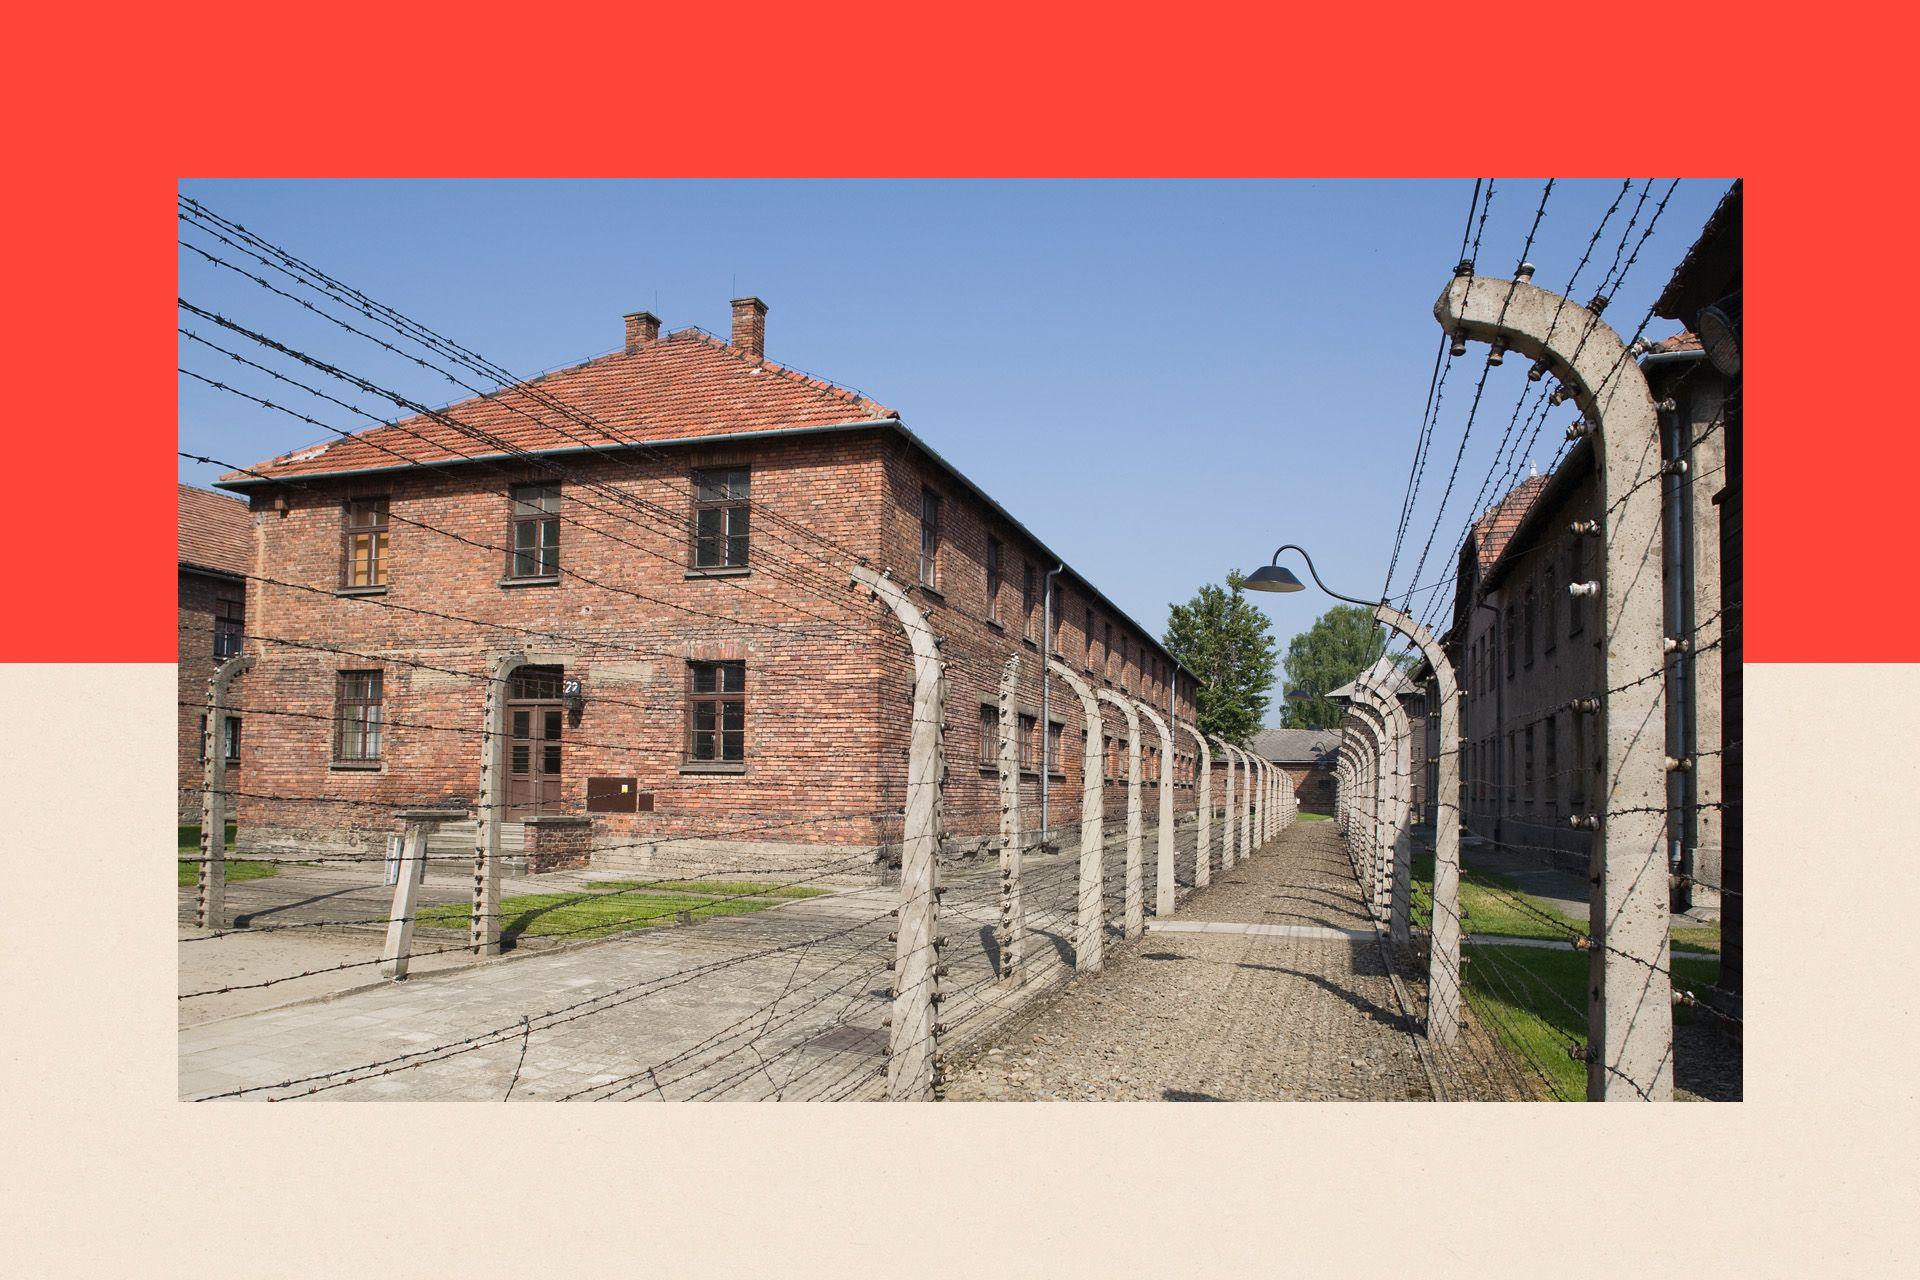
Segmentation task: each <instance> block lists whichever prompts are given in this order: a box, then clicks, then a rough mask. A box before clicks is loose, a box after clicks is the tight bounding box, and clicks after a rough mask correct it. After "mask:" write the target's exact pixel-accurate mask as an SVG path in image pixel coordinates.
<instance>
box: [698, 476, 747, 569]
mask: <svg viewBox="0 0 1920 1280" xmlns="http://www.w3.org/2000/svg"><path fill="white" fill-rule="evenodd" d="M748 494H749V476H748V471H747V468H745V467H709V468H706V469H704V470H699V471H695V472H694V473H693V567H694V568H696V569H744V568H746V567H747V541H748V540H747V513H748V510H749V507H750V505H751V504H750V501H749V496H748Z"/></svg>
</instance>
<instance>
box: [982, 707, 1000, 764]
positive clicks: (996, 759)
mask: <svg viewBox="0 0 1920 1280" xmlns="http://www.w3.org/2000/svg"><path fill="white" fill-rule="evenodd" d="M980 767H981V768H982V769H998V768H999V767H1000V708H998V707H996V706H994V705H993V704H992V703H990V702H983V703H981V704H980Z"/></svg>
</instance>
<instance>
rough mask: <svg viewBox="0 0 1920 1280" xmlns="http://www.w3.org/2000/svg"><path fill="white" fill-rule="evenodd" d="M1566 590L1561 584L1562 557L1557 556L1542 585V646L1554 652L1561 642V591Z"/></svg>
mask: <svg viewBox="0 0 1920 1280" xmlns="http://www.w3.org/2000/svg"><path fill="white" fill-rule="evenodd" d="M1564 590H1566V588H1565V587H1563V586H1561V585H1560V558H1559V557H1558V556H1555V557H1554V559H1553V563H1552V564H1549V565H1548V566H1547V580H1546V582H1545V584H1544V585H1543V586H1542V587H1541V595H1542V597H1543V598H1542V600H1541V602H1540V603H1541V606H1542V610H1543V612H1544V613H1545V615H1546V616H1545V617H1544V618H1542V619H1541V637H1542V638H1541V648H1543V649H1545V650H1546V651H1547V652H1548V653H1552V652H1553V650H1554V646H1556V645H1557V644H1559V643H1560V592H1561V591H1564Z"/></svg>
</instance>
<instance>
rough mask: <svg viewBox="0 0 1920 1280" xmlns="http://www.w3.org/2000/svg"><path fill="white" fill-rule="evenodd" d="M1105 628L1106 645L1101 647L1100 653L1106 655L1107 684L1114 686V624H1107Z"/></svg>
mask: <svg viewBox="0 0 1920 1280" xmlns="http://www.w3.org/2000/svg"><path fill="white" fill-rule="evenodd" d="M1105 627H1106V643H1105V644H1103V645H1101V646H1100V651H1101V652H1102V653H1104V654H1106V660H1107V683H1108V684H1112V683H1113V661H1114V652H1113V624H1112V623H1111V622H1109V623H1106V624H1105Z"/></svg>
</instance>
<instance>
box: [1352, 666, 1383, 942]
mask: <svg viewBox="0 0 1920 1280" xmlns="http://www.w3.org/2000/svg"><path fill="white" fill-rule="evenodd" d="M1348 710H1349V711H1351V712H1352V713H1353V716H1354V718H1355V720H1356V721H1358V722H1359V724H1360V725H1361V730H1362V735H1363V736H1362V738H1361V742H1360V794H1361V801H1362V804H1363V805H1364V808H1363V809H1362V811H1361V814H1360V831H1359V839H1358V845H1357V848H1356V853H1357V866H1358V869H1359V870H1358V874H1359V877H1360V887H1361V892H1362V894H1363V896H1364V897H1365V898H1366V901H1367V908H1368V910H1369V911H1371V912H1372V914H1373V917H1374V919H1375V920H1376V921H1378V920H1383V919H1384V918H1385V915H1384V912H1383V911H1382V904H1381V902H1380V897H1379V882H1380V858H1381V850H1382V845H1383V843H1384V841H1383V840H1382V838H1381V831H1382V828H1383V827H1384V826H1385V823H1384V822H1383V821H1382V819H1383V817H1384V814H1383V802H1382V794H1381V793H1382V792H1383V790H1384V789H1385V787H1384V785H1383V784H1384V783H1385V781H1386V780H1385V778H1384V777H1383V774H1384V770H1385V760H1386V757H1387V751H1388V747H1389V741H1390V739H1389V737H1388V729H1387V722H1386V717H1385V715H1384V714H1383V713H1382V712H1380V711H1379V710H1378V709H1377V708H1376V707H1374V706H1373V705H1371V704H1370V703H1369V702H1368V701H1367V700H1366V697H1365V695H1364V694H1363V693H1362V692H1361V690H1360V689H1359V687H1358V686H1357V685H1356V686H1355V689H1354V700H1353V702H1352V703H1350V704H1349V706H1348Z"/></svg>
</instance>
